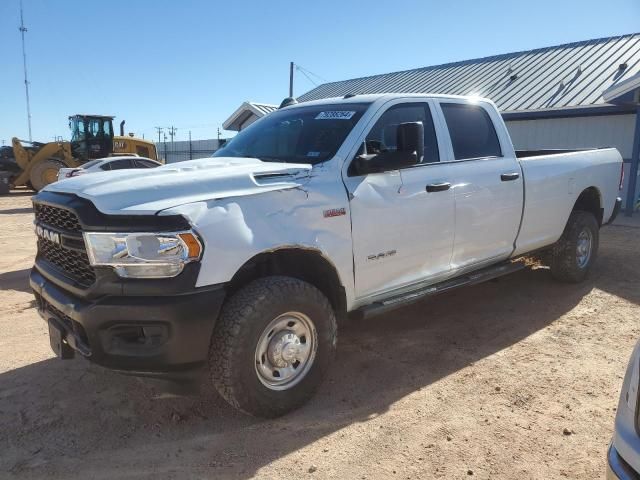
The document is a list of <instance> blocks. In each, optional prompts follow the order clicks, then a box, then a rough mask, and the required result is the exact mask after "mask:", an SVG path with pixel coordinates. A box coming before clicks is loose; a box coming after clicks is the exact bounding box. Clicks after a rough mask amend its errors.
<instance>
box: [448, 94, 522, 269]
mask: <svg viewBox="0 0 640 480" xmlns="http://www.w3.org/2000/svg"><path fill="white" fill-rule="evenodd" d="M485 105H486V106H487V107H489V106H488V104H483V103H477V104H473V103H468V101H467V102H465V101H461V102H456V101H455V100H443V101H441V102H439V107H440V111H441V113H442V116H443V119H444V123H445V125H446V127H447V130H448V132H449V139H450V142H451V145H450V147H451V150H449V155H451V158H450V160H451V165H452V167H453V171H452V179H453V182H454V183H455V188H454V197H455V218H456V221H455V242H454V245H453V257H452V259H451V268H452V270H453V271H454V272H455V271H459V270H463V269H472V268H474V267H481V266H482V265H483V264H490V263H493V262H496V261H499V260H501V259H506V258H508V257H509V256H510V255H511V253H512V252H513V245H514V241H515V239H516V236H517V234H518V229H519V227H520V219H521V216H522V206H523V179H522V172H521V169H520V164H519V162H518V160H517V159H516V157H515V152H514V151H513V146H512V145H511V140H510V138H509V136H508V134H507V132H506V129H505V128H504V127H503V126H502V119H501V118H500V115H499V114H498V112H497V110H495V109H494V108H491V107H489V108H485ZM498 122H500V123H498ZM495 125H500V128H499V129H498V130H496V128H495Z"/></svg>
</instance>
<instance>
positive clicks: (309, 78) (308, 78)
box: [296, 66, 318, 87]
mask: <svg viewBox="0 0 640 480" xmlns="http://www.w3.org/2000/svg"><path fill="white" fill-rule="evenodd" d="M296 67H297V66H296ZM296 70H298V71H299V72H300V73H301V74H303V75H304V76H305V77H307V80H309V81H310V82H311V83H313V85H314V86H316V87H317V86H318V84H317V83H316V82H314V81H313V80H312V79H311V77H310V76H309V75H307V74H306V73H305V71H304V70H302V69H301V68H296Z"/></svg>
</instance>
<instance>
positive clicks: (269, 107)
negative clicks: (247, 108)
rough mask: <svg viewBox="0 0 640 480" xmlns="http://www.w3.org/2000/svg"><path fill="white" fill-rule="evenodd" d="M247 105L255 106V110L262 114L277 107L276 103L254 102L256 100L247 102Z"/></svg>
mask: <svg viewBox="0 0 640 480" xmlns="http://www.w3.org/2000/svg"><path fill="white" fill-rule="evenodd" d="M248 103H249V105H251V106H253V107H255V108H256V110H258V111H260V112H261V113H262V114H263V115H266V114H267V113H271V112H274V111H276V110H277V109H278V105H271V104H270V103H256V102H248Z"/></svg>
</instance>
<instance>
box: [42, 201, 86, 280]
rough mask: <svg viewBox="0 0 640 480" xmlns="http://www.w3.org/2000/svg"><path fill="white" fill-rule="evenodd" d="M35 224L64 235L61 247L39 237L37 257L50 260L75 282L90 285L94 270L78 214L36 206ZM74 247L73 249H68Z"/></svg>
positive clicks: (49, 261)
mask: <svg viewBox="0 0 640 480" xmlns="http://www.w3.org/2000/svg"><path fill="white" fill-rule="evenodd" d="M34 211H35V216H36V223H37V224H38V225H41V226H42V227H44V228H54V229H56V230H58V231H60V232H61V239H62V241H61V244H58V243H54V242H52V241H51V240H49V239H47V238H42V237H39V238H38V258H40V259H42V260H45V261H47V262H48V263H49V264H50V265H51V266H52V267H53V268H55V270H57V271H59V272H60V273H62V274H63V275H65V276H66V277H68V278H70V279H71V280H74V281H75V282H77V283H78V284H79V285H80V286H82V287H85V288H87V287H89V286H91V285H92V284H93V283H94V282H95V280H96V275H95V271H94V270H93V268H92V267H91V265H90V263H89V257H88V256H87V252H86V250H85V247H84V240H83V239H82V227H81V226H80V221H79V220H78V217H77V216H76V214H75V213H73V212H72V211H70V210H66V209H64V208H58V207H54V206H51V205H43V204H38V203H35V204H34ZM70 245H74V248H68V246H70Z"/></svg>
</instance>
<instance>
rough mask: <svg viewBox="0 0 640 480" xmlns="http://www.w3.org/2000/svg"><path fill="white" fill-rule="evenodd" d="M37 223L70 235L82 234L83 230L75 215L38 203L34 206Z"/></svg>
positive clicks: (62, 209)
mask: <svg viewBox="0 0 640 480" xmlns="http://www.w3.org/2000/svg"><path fill="white" fill-rule="evenodd" d="M34 211H35V214H36V221H37V222H38V223H43V224H45V225H48V226H50V227H55V228H58V229H60V230H64V231H66V232H69V233H81V232H82V228H81V227H80V222H79V221H78V217H77V216H76V214H75V213H73V212H70V211H69V210H65V209H64V208H58V207H52V206H50V205H42V204H39V203H36V204H35V205H34Z"/></svg>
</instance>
